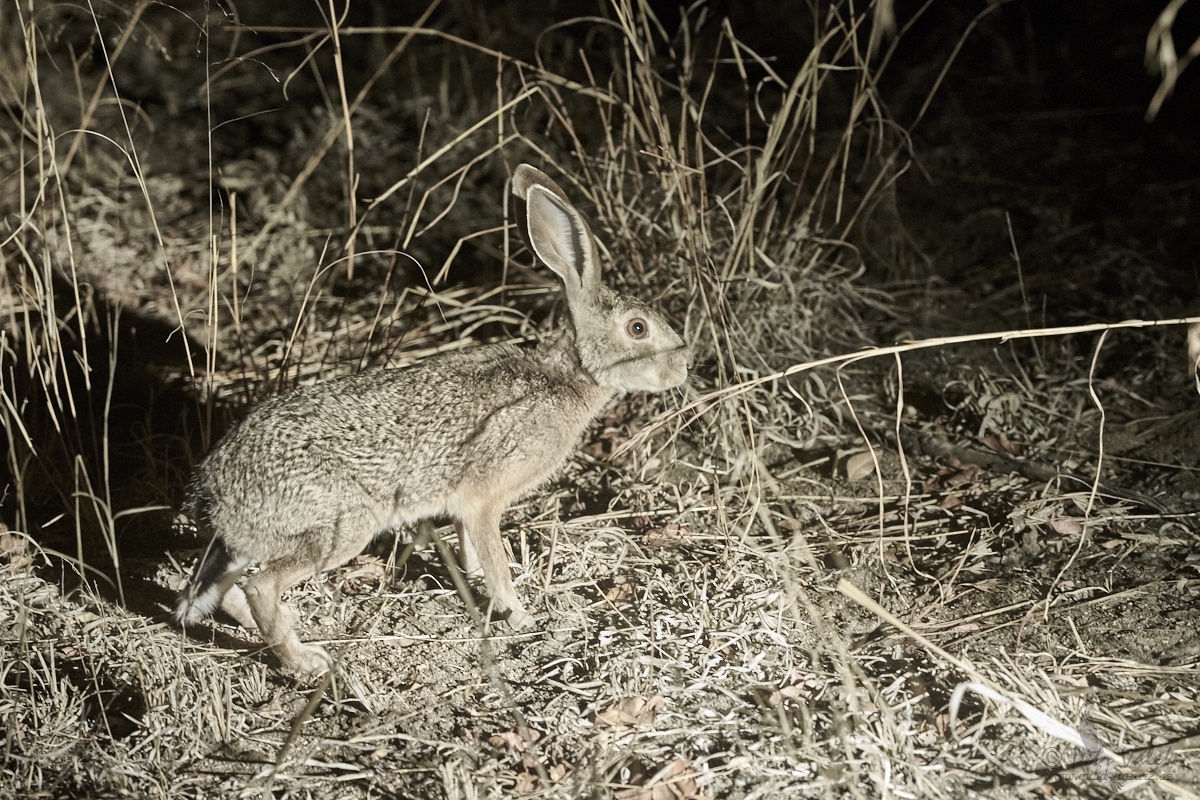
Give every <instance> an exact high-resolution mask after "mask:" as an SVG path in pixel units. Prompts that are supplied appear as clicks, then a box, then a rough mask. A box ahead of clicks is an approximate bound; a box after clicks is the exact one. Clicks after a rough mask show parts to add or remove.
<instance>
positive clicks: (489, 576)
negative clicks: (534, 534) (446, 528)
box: [457, 506, 534, 631]
mask: <svg viewBox="0 0 1200 800" xmlns="http://www.w3.org/2000/svg"><path fill="white" fill-rule="evenodd" d="M502 511H503V509H502V508H494V507H491V506H483V507H478V508H472V509H470V510H468V511H467V513H465V514H463V518H462V520H461V521H460V522H459V523H458V525H457V527H458V541H459V547H460V549H461V557H462V559H463V562H464V565H463V568H464V569H465V570H466V572H467V573H468V574H470V573H471V572H472V567H474V569H475V570H476V571H477V570H478V569H479V567H482V568H483V577H484V581H485V582H486V583H487V588H488V594H490V595H491V596H492V602H494V603H495V604H496V606H497V608H499V609H500V610H501V611H508V624H509V625H510V626H512V628H513V629H514V630H518V631H519V630H521V629H523V628H529V627H532V626H533V624H534V623H533V617H532V616H531V615H530V614H529V612H528V611H526V610H525V607H524V606H523V605H521V601H520V600H518V599H517V590H516V589H514V588H513V582H512V574H511V573H510V572H509V569H508V556H507V554H506V553H505V548H504V539H503V537H502V536H501V535H500V513H501V512H502ZM472 561H474V564H472Z"/></svg>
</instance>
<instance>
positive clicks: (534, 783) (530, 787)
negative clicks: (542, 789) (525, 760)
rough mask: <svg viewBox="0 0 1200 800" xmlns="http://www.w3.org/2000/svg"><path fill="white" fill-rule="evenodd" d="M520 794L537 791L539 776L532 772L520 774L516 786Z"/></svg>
mask: <svg viewBox="0 0 1200 800" xmlns="http://www.w3.org/2000/svg"><path fill="white" fill-rule="evenodd" d="M513 788H515V789H516V790H517V793H518V794H529V793H530V792H535V791H537V788H538V776H537V775H535V774H533V773H532V772H518V773H517V785H516V786H514V787H513Z"/></svg>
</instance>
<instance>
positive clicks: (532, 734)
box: [488, 730, 541, 753]
mask: <svg viewBox="0 0 1200 800" xmlns="http://www.w3.org/2000/svg"><path fill="white" fill-rule="evenodd" d="M527 734H528V736H529V740H530V741H531V742H536V741H537V740H538V739H540V738H541V733H539V732H538V731H536V730H530V731H527ZM488 744H490V745H491V746H492V747H508V748H509V749H510V750H514V751H516V752H518V753H524V752H525V737H524V736H522V735H521V734H520V733H519V732H518V731H515V730H512V731H501V732H500V733H493V734H492V735H491V736H489V737H488Z"/></svg>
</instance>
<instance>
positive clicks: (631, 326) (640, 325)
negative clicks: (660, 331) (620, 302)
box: [625, 317, 650, 339]
mask: <svg viewBox="0 0 1200 800" xmlns="http://www.w3.org/2000/svg"><path fill="white" fill-rule="evenodd" d="M625 332H626V333H628V334H629V337H630V338H631V339H645V338H646V334H648V333H650V325H649V324H647V322H646V320H644V319H642V318H641V317H638V318H637V319H631V320H629V322H626V323H625Z"/></svg>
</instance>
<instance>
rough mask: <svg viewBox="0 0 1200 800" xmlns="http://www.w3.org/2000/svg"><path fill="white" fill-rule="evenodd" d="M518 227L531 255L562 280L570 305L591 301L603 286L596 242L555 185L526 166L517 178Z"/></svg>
mask: <svg viewBox="0 0 1200 800" xmlns="http://www.w3.org/2000/svg"><path fill="white" fill-rule="evenodd" d="M513 194H514V195H516V196H517V198H518V202H517V204H516V206H517V208H516V210H517V214H516V217H517V226H518V228H519V229H520V232H521V238H522V239H523V240H524V241H525V246H526V247H528V248H529V250H530V252H532V253H533V255H534V256H535V257H536V258H537V260H538V261H541V262H542V263H543V264H545V265H546V266H547V267H549V268H550V269H552V270H553V271H554V272H555V274H557V275H558V277H559V278H561V279H562V282H563V286H564V287H566V292H567V303H568V305H571V306H574V305H576V304H577V303H580V302H586V301H588V300H590V299H591V298H592V297H593V296H595V294H596V290H597V289H598V288H599V285H600V261H599V259H598V258H597V256H596V242H595V240H594V239H593V238H592V232H591V230H590V229H589V228H588V225H587V223H586V222H584V221H583V217H581V216H580V215H579V212H578V211H576V210H575V208H574V206H572V205H571V203H570V201H569V200H567V196H566V194H565V193H564V192H563V190H562V189H560V188H559V187H558V185H557V184H556V183H554V181H552V180H550V179H549V178H547V177H546V176H545V175H544V174H542V173H541V172H539V171H538V170H536V169H534V168H533V167H531V166H529V165H527V164H522V165H520V166H519V167H517V170H516V172H515V173H514V174H513Z"/></svg>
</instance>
